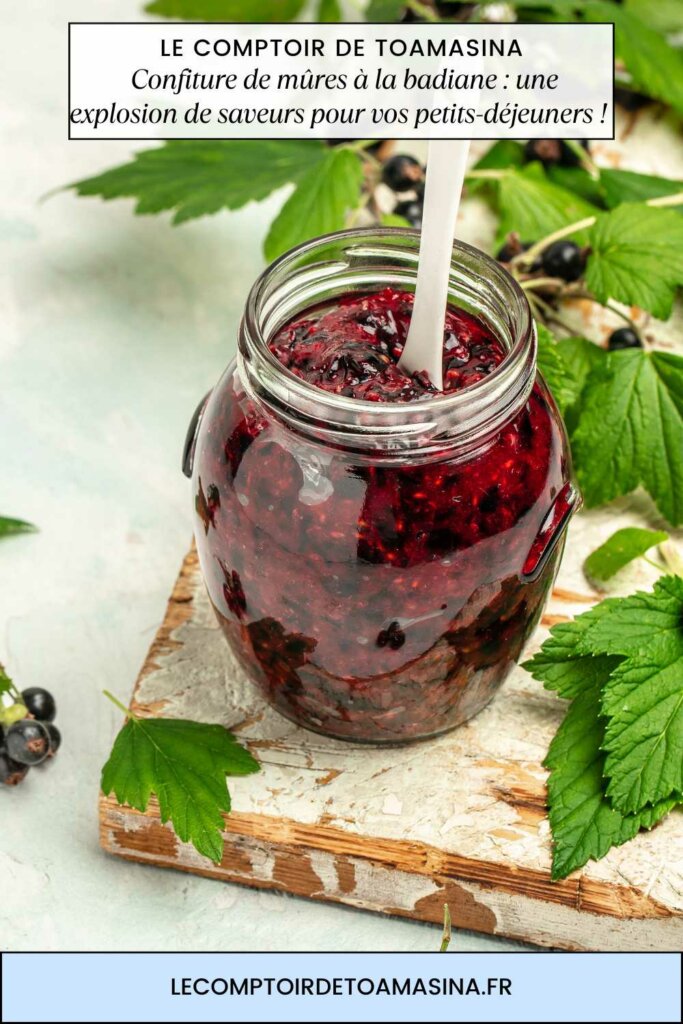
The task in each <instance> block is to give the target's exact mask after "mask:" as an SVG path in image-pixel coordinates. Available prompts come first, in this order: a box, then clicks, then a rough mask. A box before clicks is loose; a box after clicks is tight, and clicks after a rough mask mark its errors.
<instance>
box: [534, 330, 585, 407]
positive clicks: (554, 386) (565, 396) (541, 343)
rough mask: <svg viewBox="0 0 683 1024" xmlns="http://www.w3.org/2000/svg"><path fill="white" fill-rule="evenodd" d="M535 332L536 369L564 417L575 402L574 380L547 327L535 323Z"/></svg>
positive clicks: (575, 385)
mask: <svg viewBox="0 0 683 1024" xmlns="http://www.w3.org/2000/svg"><path fill="white" fill-rule="evenodd" d="M536 330H537V334H538V368H539V370H540V371H541V373H542V375H543V379H544V380H545V382H546V384H547V385H548V387H549V388H550V390H551V392H552V395H553V398H554V399H555V401H556V403H557V407H558V409H559V410H560V412H561V413H562V414H563V415H564V412H565V410H566V409H567V408H568V407H569V406H570V405H571V404H572V403H573V402H574V401H575V400H576V387H577V384H576V379H575V377H574V376H573V374H572V372H571V370H570V368H569V367H568V365H567V363H566V361H565V360H564V358H563V356H562V353H561V351H560V348H559V346H558V345H557V342H556V341H555V339H554V338H553V336H552V334H551V333H550V331H549V330H548V329H547V327H544V326H543V324H540V323H537V324H536Z"/></svg>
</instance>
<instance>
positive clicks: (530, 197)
mask: <svg viewBox="0 0 683 1024" xmlns="http://www.w3.org/2000/svg"><path fill="white" fill-rule="evenodd" d="M498 205H499V208H500V216H501V220H500V224H499V227H498V239H499V240H502V239H504V238H505V236H506V235H507V234H509V232H510V231H516V232H517V234H518V235H519V237H520V238H521V239H522V241H524V242H527V241H536V240H537V239H539V238H545V236H546V235H549V234H551V233H552V232H553V231H558V230H559V229H560V228H564V227H567V225H569V224H573V223H574V222H575V221H579V220H583V219H584V218H585V217H591V216H593V215H594V214H595V213H596V212H598V211H597V210H596V208H595V207H594V206H592V205H591V204H590V203H587V202H586V201H585V199H582V198H581V197H580V196H576V195H574V194H573V193H571V192H568V191H567V190H566V189H564V188H560V187H559V186H558V185H553V184H552V183H551V182H549V181H548V179H547V178H546V176H545V174H544V172H543V169H542V167H541V165H540V164H537V163H533V164H528V165H527V166H526V167H524V168H522V169H520V170H511V171H508V173H507V174H505V175H504V177H503V178H501V180H500V184H499V188H498ZM573 237H574V238H577V239H578V240H579V241H582V240H583V239H584V238H585V237H586V236H585V233H582V232H579V233H577V234H576V235H574V236H573Z"/></svg>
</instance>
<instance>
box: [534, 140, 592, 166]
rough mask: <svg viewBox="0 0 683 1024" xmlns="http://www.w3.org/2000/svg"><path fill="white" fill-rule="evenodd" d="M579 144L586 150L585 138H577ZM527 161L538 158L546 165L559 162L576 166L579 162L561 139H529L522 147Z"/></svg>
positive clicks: (570, 148)
mask: <svg viewBox="0 0 683 1024" xmlns="http://www.w3.org/2000/svg"><path fill="white" fill-rule="evenodd" d="M578 142H579V145H580V146H583V148H584V149H585V150H586V151H588V142H587V141H586V139H579V140H578ZM524 157H525V159H526V160H527V161H532V160H540V161H541V163H542V164H544V166H546V167H550V166H551V165H552V164H561V165H562V166H563V167H578V165H579V164H580V163H581V161H580V159H579V156H578V154H577V153H576V152H575V151H574V150H573V149H572V147H571V146H568V145H567V143H566V142H564V141H563V140H562V139H529V141H528V142H527V144H526V146H525V147H524Z"/></svg>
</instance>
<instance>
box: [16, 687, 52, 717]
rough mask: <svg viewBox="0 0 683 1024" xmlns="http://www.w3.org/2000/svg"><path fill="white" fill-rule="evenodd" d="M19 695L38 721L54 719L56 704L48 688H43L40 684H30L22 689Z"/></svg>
mask: <svg viewBox="0 0 683 1024" xmlns="http://www.w3.org/2000/svg"><path fill="white" fill-rule="evenodd" d="M21 696H22V698H23V701H24V704H25V705H26V710H27V711H28V712H29V714H31V715H33V717H34V718H37V719H38V721H39V722H52V721H53V720H54V717H55V715H56V714H57V705H56V704H55V699H54V697H53V696H52V694H51V693H50V692H49V690H44V689H43V688H42V686H30V687H29V688H28V689H27V690H22V692H21Z"/></svg>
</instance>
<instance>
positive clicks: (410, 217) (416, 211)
mask: <svg viewBox="0 0 683 1024" xmlns="http://www.w3.org/2000/svg"><path fill="white" fill-rule="evenodd" d="M393 212H394V213H395V214H396V215H397V216H398V217H405V219H406V220H407V221H408V223H409V224H412V225H413V227H414V228H421V227H422V203H420V202H418V201H417V200H416V199H406V200H404V201H403V202H402V203H398V205H397V206H395V207H394V211H393Z"/></svg>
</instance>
